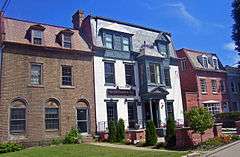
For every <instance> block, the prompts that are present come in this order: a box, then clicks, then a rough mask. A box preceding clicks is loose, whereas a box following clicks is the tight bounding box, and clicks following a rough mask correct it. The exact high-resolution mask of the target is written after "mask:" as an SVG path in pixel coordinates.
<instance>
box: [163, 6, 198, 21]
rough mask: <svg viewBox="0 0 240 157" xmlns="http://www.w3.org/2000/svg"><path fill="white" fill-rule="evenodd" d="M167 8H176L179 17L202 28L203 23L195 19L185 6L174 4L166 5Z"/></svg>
mask: <svg viewBox="0 0 240 157" xmlns="http://www.w3.org/2000/svg"><path fill="white" fill-rule="evenodd" d="M166 6H169V7H175V8H176V9H177V11H178V13H179V15H180V16H181V17H182V18H184V20H185V21H186V22H187V23H188V24H191V25H194V26H200V25H201V24H202V22H201V21H200V20H199V19H198V18H196V17H194V16H193V15H192V14H191V13H190V12H188V11H187V9H186V7H185V5H184V4H183V3H181V2H179V3H173V4H166Z"/></svg>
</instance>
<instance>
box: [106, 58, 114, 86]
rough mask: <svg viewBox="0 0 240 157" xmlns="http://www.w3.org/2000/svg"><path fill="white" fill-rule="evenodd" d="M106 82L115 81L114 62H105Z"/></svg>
mask: <svg viewBox="0 0 240 157" xmlns="http://www.w3.org/2000/svg"><path fill="white" fill-rule="evenodd" d="M104 70H105V83H115V76H114V75H115V74H114V73H115V72H114V63H107V62H105V63H104Z"/></svg>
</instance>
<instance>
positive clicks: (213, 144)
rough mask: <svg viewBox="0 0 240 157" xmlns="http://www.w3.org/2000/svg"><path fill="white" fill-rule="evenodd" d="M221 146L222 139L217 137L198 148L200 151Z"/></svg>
mask: <svg viewBox="0 0 240 157" xmlns="http://www.w3.org/2000/svg"><path fill="white" fill-rule="evenodd" d="M221 145H223V143H222V139H221V138H220V137H217V138H213V139H209V140H207V141H205V142H203V143H202V144H201V145H199V147H198V148H199V149H201V150H209V149H212V148H215V147H218V146H221Z"/></svg>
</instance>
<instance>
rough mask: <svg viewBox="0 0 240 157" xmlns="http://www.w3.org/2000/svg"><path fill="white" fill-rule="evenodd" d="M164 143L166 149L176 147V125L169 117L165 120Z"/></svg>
mask: <svg viewBox="0 0 240 157" xmlns="http://www.w3.org/2000/svg"><path fill="white" fill-rule="evenodd" d="M165 141H166V146H167V147H174V146H175V145H176V123H175V121H174V119H173V118H172V117H169V118H168V120H167V130H166V136H165Z"/></svg>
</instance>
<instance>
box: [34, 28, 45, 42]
mask: <svg viewBox="0 0 240 157" xmlns="http://www.w3.org/2000/svg"><path fill="white" fill-rule="evenodd" d="M42 40H43V32H42V31H41V30H32V43H33V44H36V45H42Z"/></svg>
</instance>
